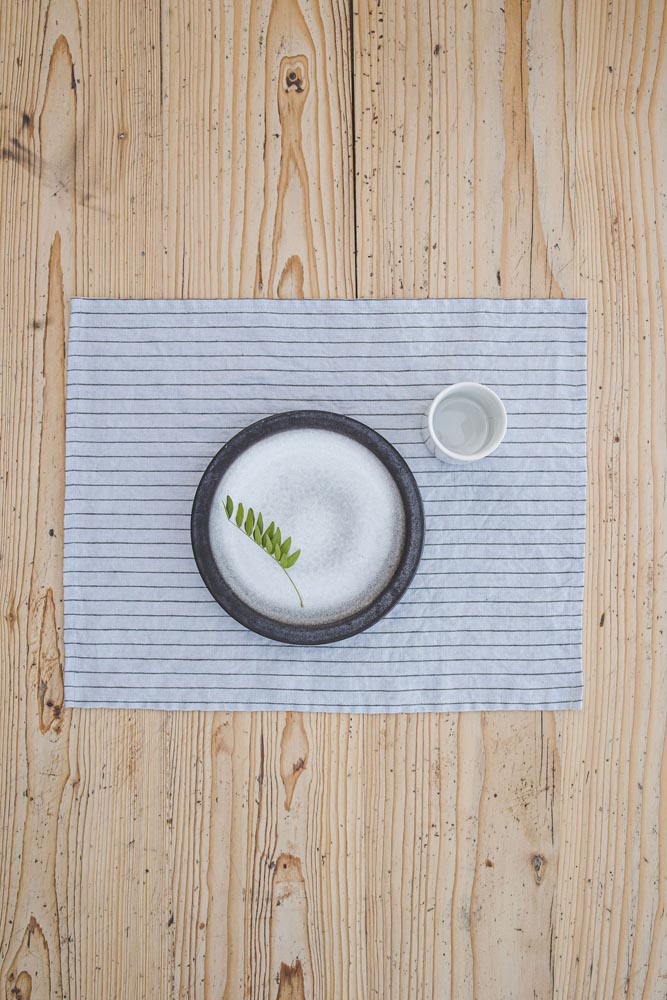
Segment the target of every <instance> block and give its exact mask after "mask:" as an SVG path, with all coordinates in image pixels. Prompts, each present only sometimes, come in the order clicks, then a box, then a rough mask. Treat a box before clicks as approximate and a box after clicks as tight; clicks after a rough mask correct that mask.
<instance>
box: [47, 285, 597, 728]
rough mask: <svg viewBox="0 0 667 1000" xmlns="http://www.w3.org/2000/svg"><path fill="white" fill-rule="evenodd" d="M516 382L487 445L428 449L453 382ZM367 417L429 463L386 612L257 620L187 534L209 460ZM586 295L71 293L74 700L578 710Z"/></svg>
mask: <svg viewBox="0 0 667 1000" xmlns="http://www.w3.org/2000/svg"><path fill="white" fill-rule="evenodd" d="M463 379H473V380H476V381H480V382H486V383H487V384H488V385H490V386H492V387H493V388H494V389H495V390H496V391H497V392H498V393H499V394H500V396H501V397H502V398H503V400H504V401H505V404H506V406H507V411H508V422H509V426H508V432H507V437H506V439H505V441H504V443H503V444H502V445H501V447H500V449H499V450H498V451H497V452H496V453H495V454H494V455H493V456H491V457H490V458H487V459H485V460H483V461H482V462H479V463H476V464H474V465H471V466H469V467H456V466H450V465H443V464H442V463H440V462H439V461H438V460H437V459H435V458H433V457H432V456H431V455H430V454H429V452H428V451H427V449H426V446H425V445H424V444H423V441H422V435H421V424H422V415H423V413H424V411H425V409H426V407H427V405H428V403H429V402H430V400H431V398H432V397H433V396H434V395H435V393H436V392H437V391H438V390H439V389H440V388H442V387H443V386H445V385H448V384H450V383H452V382H456V381H459V380H463ZM303 407H314V408H319V409H328V410H334V411H337V412H341V413H346V414H349V415H350V416H353V417H357V418H358V419H360V420H363V421H365V422H366V423H368V424H370V426H371V427H374V428H375V429H376V430H378V431H380V432H381V433H382V434H384V435H385V436H386V437H387V438H388V439H389V440H390V441H391V442H392V443H393V444H394V445H395V446H396V447H397V448H398V450H399V451H400V452H401V454H402V455H403V456H404V458H405V459H406V460H407V462H408V464H409V465H410V467H411V468H412V470H413V472H414V474H415V476H416V478H417V481H418V483H419V486H420V489H421V491H422V496H423V499H424V508H425V511H426V520H427V530H426V541H425V548H424V555H423V560H422V563H421V567H420V569H419V572H418V574H417V576H416V578H415V580H414V583H413V585H412V587H411V588H410V590H409V591H408V593H407V594H406V595H405V597H404V599H403V601H402V602H401V603H400V604H399V605H398V607H396V608H395V609H394V610H393V612H392V613H391V614H390V615H389V616H388V617H387V618H385V619H384V620H383V621H381V622H380V623H378V624H377V625H376V626H375V627H374V628H372V629H370V630H369V631H368V632H365V633H363V634H362V635H359V636H355V637H354V638H352V639H348V640H346V641H344V642H342V643H337V644H335V645H331V646H326V647H319V648H298V647H289V646H283V645H281V644H279V643H274V642H271V641H270V640H268V639H263V638H261V637H259V636H256V635H254V634H253V633H251V632H247V631H246V630H245V629H243V628H242V627H241V626H240V625H237V623H236V622H235V621H233V620H232V619H231V618H229V617H228V616H227V615H226V614H225V613H224V612H223V611H222V610H221V609H220V608H219V607H218V605H217V604H216V603H215V602H214V601H213V599H212V598H211V597H210V595H209V593H208V591H207V590H206V588H205V587H204V584H203V583H202V582H201V580H200V578H199V575H198V573H197V569H196V566H195V563H194V560H193V557H192V552H191V548H190V534H189V517H190V507H191V504H192V499H193V496H194V492H195V489H196V486H197V483H198V481H199V478H200V476H201V474H202V472H203V471H204V469H205V467H206V465H207V464H208V462H209V459H210V458H211V457H212V455H213V454H214V453H215V452H216V451H217V450H218V448H219V447H220V446H221V445H222V444H223V443H224V442H225V441H226V440H227V439H228V438H229V437H231V435H232V434H234V433H235V432H236V431H238V430H240V429H241V428H242V427H244V426H245V425H246V424H249V423H251V422H252V421H254V420H257V419H259V418H260V417H263V416H266V415H268V414H270V413H274V412H277V411H280V410H288V409H293V408H303ZM585 426H586V303H585V302H584V301H581V300H566V301H562V300H560V301H546V300H530V301H521V300H501V301H497V300H478V299H477V300H473V299H471V300H460V299H459V300H447V301H435V300H427V301H341V302H335V301H306V302H294V301H290V302H280V301H267V300H262V301H249V300H237V301H212V300H197V301H164V300H159V301H158V300H155V301H144V300H142V301H112V300H94V299H74V300H73V302H72V314H71V328H70V341H69V371H68V387H67V485H66V500H65V647H66V671H65V694H66V702H67V704H68V705H70V706H79V707H83V706H126V707H137V708H143V707H149V708H184V709H185V708H189V709H191V708H210V709H237V710H247V709H294V710H303V711H306V710H323V711H353V712H404V711H407V712H409V711H441V710H443V711H446V710H463V709H507V708H517V709H519V708H531V709H559V708H578V707H580V705H581V697H582V669H581V614H582V587H583V569H584V563H583V556H584V534H585V500H586V430H585Z"/></svg>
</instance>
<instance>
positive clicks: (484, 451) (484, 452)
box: [427, 381, 507, 462]
mask: <svg viewBox="0 0 667 1000" xmlns="http://www.w3.org/2000/svg"><path fill="white" fill-rule="evenodd" d="M469 388H475V389H481V390H482V391H483V392H485V393H487V394H488V395H489V396H490V397H491V398H492V399H493V400H494V401H495V402H496V403H497V404H498V406H499V408H500V413H501V429H500V433H499V434H498V436H497V440H495V441H492V442H491V444H489V445H487V446H486V447H485V448H481V449H480V450H479V451H476V452H474V454H472V455H462V454H461V453H460V452H457V451H452V450H451V448H448V447H447V446H446V445H445V444H443V442H442V441H441V440H440V438H439V437H438V435H437V434H436V431H435V427H434V423H433V418H434V415H435V411H436V410H437V408H438V406H439V405H440V403H441V402H442V401H443V399H445V398H446V397H447V396H449V395H451V393H452V392H454V390H457V391H458V390H461V389H469ZM427 421H428V433H429V435H430V437H431V440H432V441H433V443H434V444H435V446H436V448H438V449H439V450H440V451H441V452H442V453H443V454H444V455H446V456H447V457H448V458H451V459H453V460H454V461H456V462H478V461H479V460H480V459H482V458H486V457H487V456H488V455H491V454H492V453H493V452H494V451H495V450H496V448H498V447H499V446H500V444H501V443H502V441H503V438H504V437H505V434H506V432H507V410H506V409H505V404H504V403H503V401H502V399H501V398H500V396H499V395H498V393H497V392H494V390H493V389H491V388H490V386H488V385H485V384H484V383H483V382H473V381H466V382H453V383H452V385H448V386H445V388H444V389H441V390H440V392H439V393H438V394H437V396H435V398H434V399H433V400H432V402H431V405H430V406H429V408H428V414H427Z"/></svg>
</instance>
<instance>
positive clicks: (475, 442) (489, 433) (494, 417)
mask: <svg viewBox="0 0 667 1000" xmlns="http://www.w3.org/2000/svg"><path fill="white" fill-rule="evenodd" d="M506 430H507V412H506V410H505V407H504V405H503V401H502V400H501V398H500V396H497V395H496V393H495V392H494V391H493V389H489V387H488V386H486V385H481V384H480V383H479V382H456V383H455V384H454V385H450V386H448V387H447V388H446V389H443V390H442V392H439V393H438V395H437V396H436V397H435V399H434V400H433V402H432V403H431V405H430V406H429V408H428V411H427V413H426V417H425V420H424V440H425V441H426V446H427V447H428V449H429V451H430V452H431V453H432V454H433V455H435V457H436V458H439V459H440V460H441V461H443V462H477V461H478V460H479V459H480V458H486V456H487V455H490V454H491V452H493V451H495V450H496V448H497V447H498V445H499V444H500V442H501V441H502V439H503V438H504V437H505V431H506Z"/></svg>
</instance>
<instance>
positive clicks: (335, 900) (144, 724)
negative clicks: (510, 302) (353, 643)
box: [0, 0, 667, 1000]
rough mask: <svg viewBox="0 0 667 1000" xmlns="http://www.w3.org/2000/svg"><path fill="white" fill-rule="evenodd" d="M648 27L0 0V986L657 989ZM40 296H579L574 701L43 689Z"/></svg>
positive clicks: (44, 436) (653, 184) (665, 847)
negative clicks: (105, 694)
mask: <svg viewBox="0 0 667 1000" xmlns="http://www.w3.org/2000/svg"><path fill="white" fill-rule="evenodd" d="M666 14H667V12H666V10H665V5H664V3H661V2H658V0H625V2H623V0H619V2H616V0H614V3H611V4H607V3H604V2H602V0H580V2H579V3H577V4H576V5H575V3H574V2H573V0H563V2H560V0H543V2H541V3H539V4H538V3H537V2H536V0H532V4H531V2H530V0H504V2H503V4H502V5H501V4H497V5H495V6H493V5H491V6H490V5H488V4H487V5H484V4H481V3H479V2H463V0H441V2H435V0H410V2H409V3H408V4H407V5H399V4H385V3H382V2H380V3H378V2H377V0H369V2H364V0H353V2H352V4H351V5H349V4H348V3H347V2H343V0H312V2H308V3H306V2H305V0H274V2H273V3H271V2H270V0H256V2H253V3H252V4H251V3H243V2H241V0H237V2H233V0H221V2H214V3H210V4H209V3H204V2H202V0H180V2H178V3H177V2H172V3H171V4H168V3H166V2H164V3H163V4H162V5H160V3H159V2H158V0H149V2H147V3H145V4H143V3H136V2H133V0H114V2H113V3H104V2H102V0H92V2H91V3H88V4H80V5H77V4H76V3H75V0H51V2H50V3H46V2H39V0H38V2H35V3H22V2H19V0H6V2H4V3H3V4H2V11H1V12H0V151H1V159H0V227H1V229H0V232H1V237H0V240H1V248H0V249H1V252H0V308H1V310H2V323H1V328H0V330H1V335H2V348H1V349H2V382H1V390H0V417H1V420H2V425H1V440H0V463H1V467H0V481H1V491H2V492H1V498H0V503H1V508H0V510H1V514H0V517H1V525H0V529H1V534H0V537H1V549H0V560H1V561H0V609H1V612H2V613H1V614H0V665H1V677H2V697H1V698H0V754H1V766H0V995H1V996H3V997H6V998H8V1000H29V998H31V1000H41V998H70V1000H74V998H77V1000H98V998H104V1000H107V998H108V1000H115V998H133V1000H136V998H139V997H147V998H158V997H160V998H161V997H164V998H172V997H173V998H176V997H179V998H181V997H188V998H190V997H192V998H206V1000H212V998H224V1000H234V998H242V997H243V998H253V1000H254V998H271V1000H276V998H277V1000H305V998H332V1000H333V998H335V1000H338V998H346V1000H361V998H364V1000H366V998H368V1000H372V998H378V1000H384V998H391V1000H405V998H427V997H429V998H430V997H433V998H437V1000H441V998H442V1000H444V998H450V997H451V998H455V1000H464V998H467V997H471V998H472V997H474V998H490V1000H508V998H512V1000H513V998H521V1000H523V998H527V1000H528V998H535V997H539V998H543V997H558V998H562V1000H571V998H577V1000H578V998H595V1000H598V998H607V997H614V998H616V997H626V996H627V997H631V998H637V1000H639V998H642V1000H661V998H664V997H667V742H666V728H665V727H666V718H667V648H666V647H667V640H666V638H665V630H666V628H667V587H666V584H665V573H666V567H667V516H666V509H667V433H666V378H665V376H666V371H665V368H666V366H665V333H664V315H663V310H664V302H665V292H666V287H665V286H666V283H667V270H666V264H667V261H666V251H667V248H666V241H667V37H666V36H667V17H666ZM290 74H295V75H293V76H292V75H290ZM74 293H76V294H79V295H103V296H138V297H141V296H174V297H181V296H239V295H241V296H255V295H257V296H275V295H281V296H286V297H287V296H315V295H320V296H341V297H352V296H354V295H355V294H359V295H362V296H426V295H431V296H435V295H438V296H440V295H442V296H457V295H490V296H496V295H497V296H531V295H533V296H542V295H553V296H561V295H564V296H568V295H577V296H586V297H587V298H588V300H589V312H590V324H589V337H590V344H589V393H590V414H589V470H590V471H589V502H588V515H589V521H588V524H589V529H588V541H587V563H586V567H587V582H586V596H585V605H586V612H585V685H586V686H585V707H584V711H583V712H581V713H560V714H553V713H520V714H510V713H486V714H483V715H479V714H468V715H461V716H456V715H441V716H438V715H427V716H420V715H411V716H398V717H391V716H390V717H359V716H341V715H301V714H298V713H286V714H285V713H275V714H274V713H261V714H256V715H245V714H238V715H231V714H229V715H226V714H222V713H221V714H206V713H182V714H181V713H173V714H167V713H159V712H155V713H150V712H129V711H128V712H121V711H117V712H111V711H106V710H104V711H68V710H67V709H66V708H63V707H62V705H63V675H62V665H63V649H62V530H63V512H62V508H63V488H64V484H63V465H64V426H65V414H64V359H65V352H66V341H67V316H68V302H69V298H70V296H71V295H72V294H74Z"/></svg>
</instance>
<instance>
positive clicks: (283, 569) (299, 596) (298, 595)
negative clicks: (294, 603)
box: [280, 566, 303, 607]
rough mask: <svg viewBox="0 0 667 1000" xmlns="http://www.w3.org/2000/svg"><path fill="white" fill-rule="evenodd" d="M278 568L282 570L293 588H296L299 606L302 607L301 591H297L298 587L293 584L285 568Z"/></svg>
mask: <svg viewBox="0 0 667 1000" xmlns="http://www.w3.org/2000/svg"><path fill="white" fill-rule="evenodd" d="M280 568H281V570H282V571H283V573H284V574H285V576H286V577H287V579H288V580H289V582H290V583H291V584H292V586H293V587H294V589H295V590H296V596H297V597H298V598H299V604H300V605H301V607H303V597H302V596H301V593H300V592H299V588H298V587H297V585H296V584H295V582H294V580H293V579H292V577H291V576H290V575H289V573H288V572H287V570H286V569H285V567H284V566H281V567H280Z"/></svg>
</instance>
